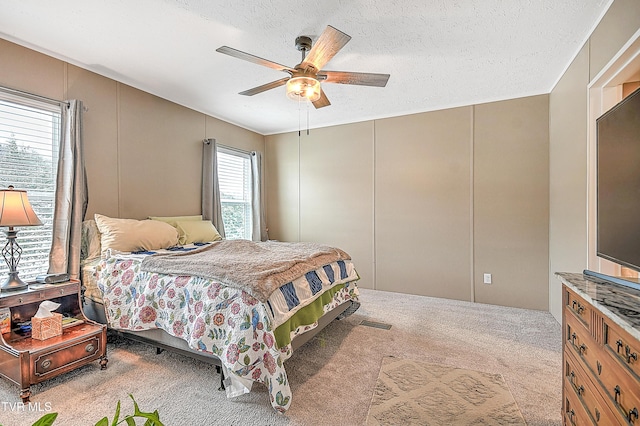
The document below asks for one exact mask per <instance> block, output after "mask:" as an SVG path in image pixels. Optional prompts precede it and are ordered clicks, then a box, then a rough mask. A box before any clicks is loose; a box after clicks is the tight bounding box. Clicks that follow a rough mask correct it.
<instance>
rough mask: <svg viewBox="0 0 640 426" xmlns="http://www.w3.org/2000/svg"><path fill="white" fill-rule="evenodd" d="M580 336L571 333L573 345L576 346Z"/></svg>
mask: <svg viewBox="0 0 640 426" xmlns="http://www.w3.org/2000/svg"><path fill="white" fill-rule="evenodd" d="M577 337H578V336H577V335H576V333H571V343H572V344H573V345H574V346H575V345H576V338H577Z"/></svg>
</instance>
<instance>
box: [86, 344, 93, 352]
mask: <svg viewBox="0 0 640 426" xmlns="http://www.w3.org/2000/svg"><path fill="white" fill-rule="evenodd" d="M95 349H96V347H95V346H93V343H89V344H88V345H87V346H85V347H84V350H85V351H86V352H93V351H94V350H95Z"/></svg>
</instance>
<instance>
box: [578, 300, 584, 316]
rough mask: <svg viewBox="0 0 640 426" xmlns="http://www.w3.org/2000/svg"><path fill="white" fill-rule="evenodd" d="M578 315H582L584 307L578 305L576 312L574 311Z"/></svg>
mask: <svg viewBox="0 0 640 426" xmlns="http://www.w3.org/2000/svg"><path fill="white" fill-rule="evenodd" d="M576 312H577V313H578V314H579V315H582V313H583V312H584V306H582V305H581V304H579V303H578V310H577V311H576Z"/></svg>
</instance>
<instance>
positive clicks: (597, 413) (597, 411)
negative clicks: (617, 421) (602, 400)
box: [596, 407, 600, 422]
mask: <svg viewBox="0 0 640 426" xmlns="http://www.w3.org/2000/svg"><path fill="white" fill-rule="evenodd" d="M596 422H600V410H598V408H597V407H596Z"/></svg>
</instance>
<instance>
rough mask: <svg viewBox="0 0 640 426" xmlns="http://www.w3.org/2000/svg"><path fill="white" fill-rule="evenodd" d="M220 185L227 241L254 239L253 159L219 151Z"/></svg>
mask: <svg viewBox="0 0 640 426" xmlns="http://www.w3.org/2000/svg"><path fill="white" fill-rule="evenodd" d="M217 154H218V155H217V157H218V185H219V186H220V204H221V208H222V221H223V223H224V232H225V238H227V239H229V240H232V239H246V240H250V239H251V218H252V216H251V159H250V157H249V154H248V153H244V152H239V151H235V150H231V149H228V148H224V147H218V150H217Z"/></svg>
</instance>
